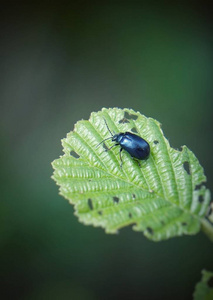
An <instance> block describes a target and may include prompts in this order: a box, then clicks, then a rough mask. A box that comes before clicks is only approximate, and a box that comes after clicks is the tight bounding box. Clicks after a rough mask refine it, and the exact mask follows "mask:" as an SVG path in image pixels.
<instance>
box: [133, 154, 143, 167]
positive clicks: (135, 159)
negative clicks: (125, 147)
mask: <svg viewBox="0 0 213 300" xmlns="http://www.w3.org/2000/svg"><path fill="white" fill-rule="evenodd" d="M131 158H132V159H133V160H134V161H136V162H137V163H138V166H139V167H141V164H140V162H139V160H138V159H137V158H135V157H133V156H131Z"/></svg>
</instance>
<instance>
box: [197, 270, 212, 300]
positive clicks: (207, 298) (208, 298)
mask: <svg viewBox="0 0 213 300" xmlns="http://www.w3.org/2000/svg"><path fill="white" fill-rule="evenodd" d="M193 299H194V300H212V299H213V272H209V271H206V270H203V271H202V278H201V281H200V282H198V283H197V284H196V286H195V291H194V294H193Z"/></svg>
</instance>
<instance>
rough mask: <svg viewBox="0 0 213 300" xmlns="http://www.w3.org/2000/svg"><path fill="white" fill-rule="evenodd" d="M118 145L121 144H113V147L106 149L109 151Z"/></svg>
mask: <svg viewBox="0 0 213 300" xmlns="http://www.w3.org/2000/svg"><path fill="white" fill-rule="evenodd" d="M118 145H119V144H114V145H112V146H111V147H109V148H107V149H105V151H106V152H107V151H109V150H111V149H112V148H113V147H115V146H118Z"/></svg>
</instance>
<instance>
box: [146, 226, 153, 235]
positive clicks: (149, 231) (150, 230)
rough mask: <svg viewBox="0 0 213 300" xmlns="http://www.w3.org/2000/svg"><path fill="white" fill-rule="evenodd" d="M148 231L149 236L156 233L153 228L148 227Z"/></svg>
mask: <svg viewBox="0 0 213 300" xmlns="http://www.w3.org/2000/svg"><path fill="white" fill-rule="evenodd" d="M146 230H147V231H148V233H149V234H153V233H154V231H153V229H152V228H151V227H147V228H146Z"/></svg>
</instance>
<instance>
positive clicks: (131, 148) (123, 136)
mask: <svg viewBox="0 0 213 300" xmlns="http://www.w3.org/2000/svg"><path fill="white" fill-rule="evenodd" d="M104 122H105V124H106V126H107V129H108V131H109V132H110V134H111V137H109V138H106V139H104V140H103V141H102V142H100V143H99V144H98V145H97V147H98V146H99V145H100V144H102V143H103V142H105V141H106V140H110V139H111V140H112V142H115V144H114V145H112V146H111V147H110V148H109V149H107V150H106V151H108V150H110V149H112V148H113V147H115V146H120V147H121V148H120V160H121V168H122V164H123V161H122V157H121V152H122V150H123V149H124V150H126V151H127V152H128V153H129V154H130V155H131V157H132V158H136V159H139V160H143V159H147V158H148V157H149V154H150V146H149V144H148V143H147V141H145V140H144V139H143V138H142V137H140V136H138V135H136V134H133V133H131V132H128V131H127V132H120V133H117V134H114V135H113V134H112V132H111V130H110V129H109V126H108V125H107V122H106V120H105V119H104Z"/></svg>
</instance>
